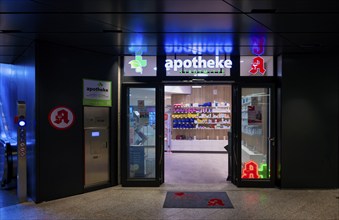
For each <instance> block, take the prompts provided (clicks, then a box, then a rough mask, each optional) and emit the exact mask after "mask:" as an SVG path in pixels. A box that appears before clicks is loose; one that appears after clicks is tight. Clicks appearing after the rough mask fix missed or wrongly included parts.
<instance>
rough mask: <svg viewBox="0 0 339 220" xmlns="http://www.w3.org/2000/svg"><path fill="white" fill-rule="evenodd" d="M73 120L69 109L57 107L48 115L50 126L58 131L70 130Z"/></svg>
mask: <svg viewBox="0 0 339 220" xmlns="http://www.w3.org/2000/svg"><path fill="white" fill-rule="evenodd" d="M74 120H75V115H74V113H73V112H72V110H71V109H69V108H67V107H64V106H58V107H55V108H53V109H52V110H51V111H50V112H49V114H48V121H49V123H50V125H51V126H52V127H53V128H55V129H58V130H65V129H68V128H70V127H71V126H72V125H73V123H74Z"/></svg>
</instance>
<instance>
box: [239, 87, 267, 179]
mask: <svg viewBox="0 0 339 220" xmlns="http://www.w3.org/2000/svg"><path fill="white" fill-rule="evenodd" d="M241 94H242V98H241V106H242V108H241V113H242V114H241V115H242V116H241V164H242V175H241V178H242V179H268V178H269V177H270V171H269V164H270V163H269V159H270V158H269V151H270V142H269V139H268V138H269V136H270V134H269V132H270V129H269V128H270V120H269V118H270V117H269V116H270V103H269V102H270V90H269V89H267V88H243V89H242V93H241Z"/></svg>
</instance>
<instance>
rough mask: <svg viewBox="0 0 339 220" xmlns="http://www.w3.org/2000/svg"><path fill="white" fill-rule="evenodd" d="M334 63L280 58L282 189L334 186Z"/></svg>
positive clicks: (315, 57) (330, 59) (336, 67)
mask: <svg viewBox="0 0 339 220" xmlns="http://www.w3.org/2000/svg"><path fill="white" fill-rule="evenodd" d="M338 59H339V57H333V56H326V55H323V56H321V55H319V54H314V55H286V56H284V57H283V65H282V72H283V76H282V143H281V146H282V147H281V162H282V169H281V171H282V172H281V186H282V187H283V188H284V187H285V188H335V187H338V173H339V170H338V75H339V65H338V62H337V61H338Z"/></svg>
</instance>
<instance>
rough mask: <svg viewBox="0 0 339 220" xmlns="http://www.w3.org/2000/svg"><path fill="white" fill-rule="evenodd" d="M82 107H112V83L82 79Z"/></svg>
mask: <svg viewBox="0 0 339 220" xmlns="http://www.w3.org/2000/svg"><path fill="white" fill-rule="evenodd" d="M83 94H84V96H83V105H91V106H108V107H110V106H112V82H111V81H99V80H90V79H84V87H83Z"/></svg>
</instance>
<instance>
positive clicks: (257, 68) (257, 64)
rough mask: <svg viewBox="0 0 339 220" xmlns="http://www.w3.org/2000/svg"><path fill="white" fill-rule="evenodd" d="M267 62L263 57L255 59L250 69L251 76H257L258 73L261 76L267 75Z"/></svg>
mask: <svg viewBox="0 0 339 220" xmlns="http://www.w3.org/2000/svg"><path fill="white" fill-rule="evenodd" d="M264 64H265V60H264V58H262V57H259V56H258V57H254V58H253V61H252V65H251V69H250V71H249V72H250V74H251V75H255V74H257V73H260V74H261V75H264V74H265V73H266V69H265V66H264Z"/></svg>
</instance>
